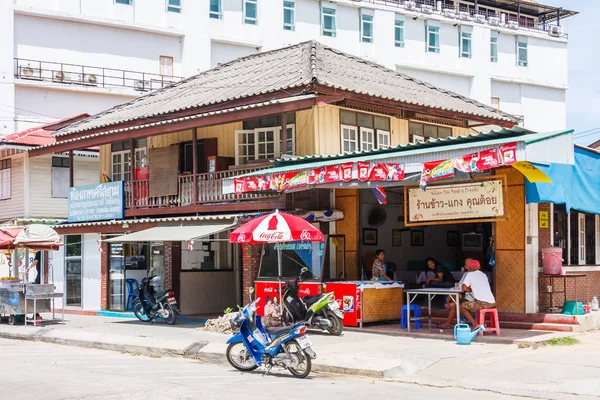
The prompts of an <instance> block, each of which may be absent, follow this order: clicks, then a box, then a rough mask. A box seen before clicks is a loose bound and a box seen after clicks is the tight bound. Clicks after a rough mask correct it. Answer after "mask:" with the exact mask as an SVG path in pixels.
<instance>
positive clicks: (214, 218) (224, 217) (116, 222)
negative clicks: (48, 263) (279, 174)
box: [53, 213, 260, 228]
mask: <svg viewBox="0 0 600 400" xmlns="http://www.w3.org/2000/svg"><path fill="white" fill-rule="evenodd" d="M254 215H260V214H257V213H248V214H219V215H199V216H192V217H164V218H139V219H124V220H111V221H95V222H77V223H68V222H65V223H62V224H57V225H54V226H53V227H54V228H81V227H91V226H97V227H98V226H114V225H123V224H125V223H127V224H130V225H135V224H148V223H182V222H202V221H226V220H234V219H236V218H247V217H248V216H254Z"/></svg>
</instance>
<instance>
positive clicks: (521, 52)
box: [517, 41, 527, 67]
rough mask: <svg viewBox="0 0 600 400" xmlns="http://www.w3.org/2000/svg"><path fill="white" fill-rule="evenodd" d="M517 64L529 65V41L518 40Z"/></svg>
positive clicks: (520, 65) (521, 65)
mask: <svg viewBox="0 0 600 400" xmlns="http://www.w3.org/2000/svg"><path fill="white" fill-rule="evenodd" d="M517 65H518V66H519V67H526V66H527V43H524V42H519V41H517Z"/></svg>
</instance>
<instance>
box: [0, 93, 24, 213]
mask: <svg viewBox="0 0 600 400" xmlns="http://www.w3.org/2000/svg"><path fill="white" fill-rule="evenodd" d="M0 86H1V85H0ZM10 159H11V161H10V162H11V171H10V199H5V200H0V210H1V211H0V219H2V220H7V219H10V218H15V217H22V216H23V215H25V208H26V205H25V202H26V201H27V198H26V197H25V191H26V190H25V165H24V164H25V156H24V155H23V154H17V155H14V156H12V157H11V158H10Z"/></svg>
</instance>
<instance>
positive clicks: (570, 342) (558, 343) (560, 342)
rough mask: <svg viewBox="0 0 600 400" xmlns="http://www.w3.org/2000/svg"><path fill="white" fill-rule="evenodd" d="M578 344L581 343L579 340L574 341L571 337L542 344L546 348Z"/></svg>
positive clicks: (554, 339)
mask: <svg viewBox="0 0 600 400" xmlns="http://www.w3.org/2000/svg"><path fill="white" fill-rule="evenodd" d="M579 343H581V342H580V341H579V339H575V338H574V337H571V336H565V337H560V338H553V339H550V340H546V341H545V342H544V344H545V345H546V346H574V345H576V344H579Z"/></svg>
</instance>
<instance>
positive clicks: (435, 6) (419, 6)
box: [358, 0, 568, 38]
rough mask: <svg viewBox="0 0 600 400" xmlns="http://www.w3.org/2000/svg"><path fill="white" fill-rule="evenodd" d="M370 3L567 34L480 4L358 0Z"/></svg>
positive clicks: (522, 16) (453, 17)
mask: <svg viewBox="0 0 600 400" xmlns="http://www.w3.org/2000/svg"><path fill="white" fill-rule="evenodd" d="M358 1H363V2H366V3H371V4H382V5H386V6H392V7H398V8H402V9H405V10H408V11H413V12H419V13H423V14H438V15H443V16H445V17H446V18H451V19H457V20H467V21H471V22H478V23H482V24H488V25H492V26H498V27H504V28H510V29H524V30H529V31H542V32H547V33H548V34H550V35H551V36H555V37H563V38H567V37H568V35H567V34H566V33H563V32H562V27H561V26H557V25H550V24H545V23H536V22H535V19H534V18H532V17H528V16H524V15H521V16H520V17H517V15H516V14H514V13H513V12H509V11H506V12H500V11H497V12H496V11H494V10H489V9H488V8H485V7H484V6H482V9H477V10H475V8H474V7H467V6H466V5H464V4H460V5H459V3H458V2H456V1H455V2H453V3H450V2H442V1H439V0H358Z"/></svg>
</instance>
